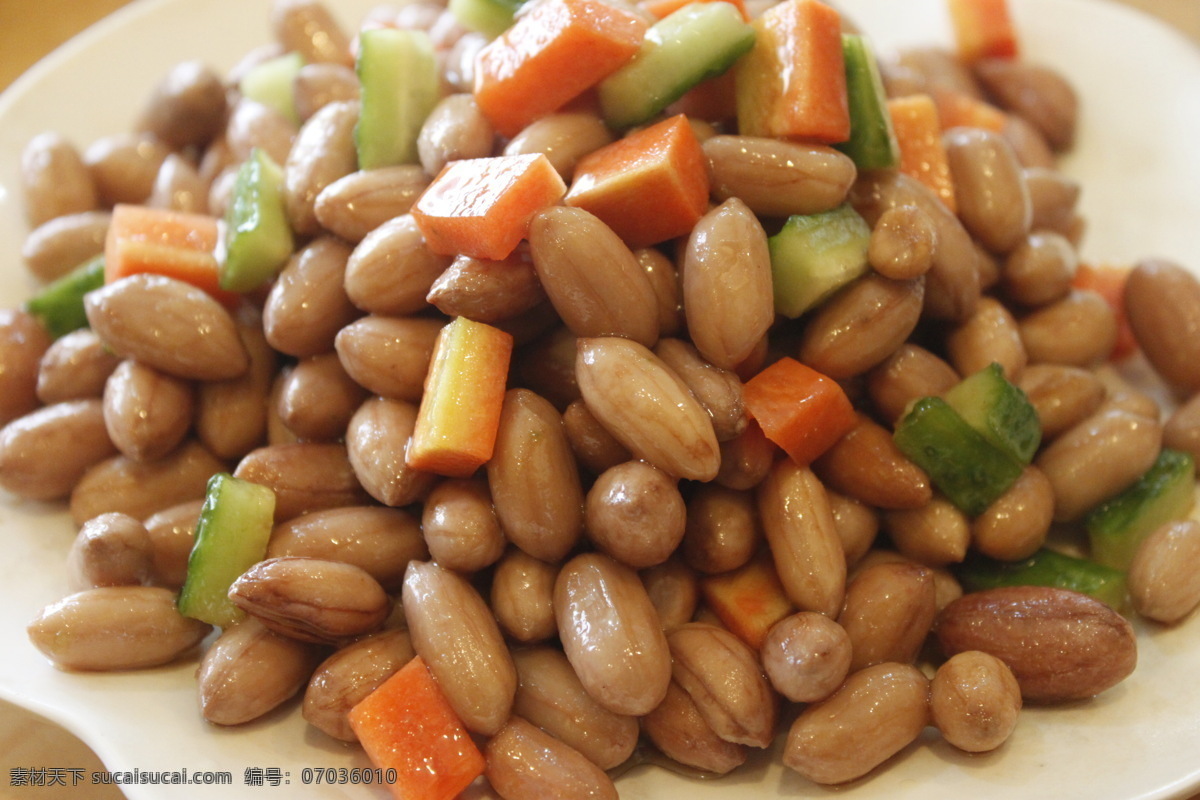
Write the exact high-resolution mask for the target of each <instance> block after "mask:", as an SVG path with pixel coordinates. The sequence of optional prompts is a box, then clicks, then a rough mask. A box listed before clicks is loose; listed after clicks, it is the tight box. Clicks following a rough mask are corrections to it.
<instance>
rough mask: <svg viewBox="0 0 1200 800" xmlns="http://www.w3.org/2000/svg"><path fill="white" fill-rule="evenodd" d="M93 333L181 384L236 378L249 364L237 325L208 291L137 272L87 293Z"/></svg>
mask: <svg viewBox="0 0 1200 800" xmlns="http://www.w3.org/2000/svg"><path fill="white" fill-rule="evenodd" d="M83 305H84V309H85V311H86V312H87V318H88V322H89V323H90V324H91V326H92V330H94V331H96V333H97V334H98V335H99V336H100V338H101V339H102V340H104V343H105V344H106V345H108V346H109V347H110V348H111V349H112V350H113V351H114V352H116V353H118V354H120V355H123V356H127V357H130V358H136V359H137V360H139V361H142V362H144V363H146V364H147V365H149V366H151V367H154V368H155V369H159V370H161V371H163V372H165V373H167V374H169V375H174V376H176V377H179V378H183V379H185V380H224V379H227V378H236V377H237V376H239V375H241V374H242V373H244V372H245V371H246V368H247V367H248V366H249V364H250V358H249V355H248V354H247V353H246V348H245V346H244V345H243V344H242V340H241V338H240V337H239V336H238V331H237V326H236V325H235V324H234V321H233V319H232V318H231V317H230V316H229V314H228V312H226V310H225V309H224V308H222V307H221V305H220V303H218V302H217V301H216V300H214V299H213V298H212V296H211V295H209V294H207V293H206V292H204V291H202V290H200V289H197V288H196V287H194V286H192V285H190V284H187V283H184V282H183V281H180V280H176V279H174V278H168V277H165V276H162V275H154V274H151V273H141V274H137V275H131V276H129V277H127V278H122V279H121V280H119V281H116V282H114V283H110V284H108V285H107V286H105V287H103V288H101V289H97V290H96V291H94V292H89V293H88V294H87V296H86V297H85V298H84V301H83Z"/></svg>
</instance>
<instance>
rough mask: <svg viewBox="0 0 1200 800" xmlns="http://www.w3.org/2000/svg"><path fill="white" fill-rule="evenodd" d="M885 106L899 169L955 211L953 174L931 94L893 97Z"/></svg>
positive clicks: (940, 123) (956, 207)
mask: <svg viewBox="0 0 1200 800" xmlns="http://www.w3.org/2000/svg"><path fill="white" fill-rule="evenodd" d="M887 108H888V114H890V115H891V118H892V130H893V131H894V132H895V134H896V144H897V145H898V146H899V148H900V171H901V172H903V173H904V174H905V175H908V176H910V177H913V178H916V179H917V180H919V181H920V182H921V183H923V184H925V185H926V186H927V187H929V188H930V189H932V190H933V193H934V194H936V195H937V196H938V198H939V199H940V200H941V201H942V203H944V204H945V206H946V208H948V209H950V210H951V211H957V209H958V203H957V201H956V200H955V198H954V178H953V176H951V174H950V162H949V161H948V160H947V158H946V148H945V146H944V145H943V144H942V122H941V118H940V117H939V116H938V110H937V105H936V104H935V103H934V102H933V98H932V97H930V96H929V95H927V94H912V95H907V96H906V97H893V98H891V99H889V100H888V101H887Z"/></svg>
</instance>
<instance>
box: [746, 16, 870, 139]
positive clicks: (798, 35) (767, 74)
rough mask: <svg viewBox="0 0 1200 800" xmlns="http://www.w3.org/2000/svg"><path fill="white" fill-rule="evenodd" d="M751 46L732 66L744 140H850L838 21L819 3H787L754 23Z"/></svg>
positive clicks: (840, 26)
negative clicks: (777, 138)
mask: <svg viewBox="0 0 1200 800" xmlns="http://www.w3.org/2000/svg"><path fill="white" fill-rule="evenodd" d="M753 24H754V32H755V40H754V47H753V48H752V49H751V50H750V52H748V53H746V55H744V56H742V58H741V60H740V61H738V64H737V66H736V67H735V76H736V81H737V110H738V129H739V132H740V133H742V134H743V135H746V136H773V137H779V138H792V139H811V140H815V141H818V142H824V143H826V144H835V143H837V142H844V141H846V140H847V139H849V138H850V106H849V100H848V99H847V95H846V69H845V59H844V58H843V57H842V23H841V17H840V15H839V14H838V12H837V11H835V10H834V9H832V8H831V7H829V6H827V5H825V4H823V3H820V2H818V0H785V2H782V3H780V4H778V5H776V6H772V7H771V8H769V9H768V10H767V11H765V12H763V14H762V15H761V16H759V17H758V18H757V19H755V20H754V23H753Z"/></svg>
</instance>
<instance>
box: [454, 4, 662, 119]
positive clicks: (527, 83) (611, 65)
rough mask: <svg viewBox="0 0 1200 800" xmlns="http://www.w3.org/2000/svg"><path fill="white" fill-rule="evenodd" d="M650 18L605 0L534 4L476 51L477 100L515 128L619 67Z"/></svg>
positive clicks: (638, 41)
mask: <svg viewBox="0 0 1200 800" xmlns="http://www.w3.org/2000/svg"><path fill="white" fill-rule="evenodd" d="M647 27H648V26H647V24H646V21H645V20H644V19H642V18H641V17H639V16H638V15H637V14H634V13H632V12H629V11H626V10H623V9H620V8H618V7H617V6H615V5H614V4H612V3H606V2H604V1H603V0H545V2H540V3H537V4H534V5H532V6H531V7H530V10H529V11H528V12H527V13H525V14H523V15H521V16H520V17H519V18H518V19H517V21H516V22H515V23H514V24H513V26H512V27H511V28H509V29H508V30H507V31H505V32H504V33H502V34H501V35H500V36H499V37H497V38H496V39H493V40H492V41H491V42H490V43H488V44H487V45H486V46H485V47H484V48H483V49H482V50H480V51H479V55H478V56H477V57H476V59H475V100H476V102H477V103H479V108H480V110H482V111H483V113H484V115H486V116H487V118H488V119H489V120H491V122H492V125H493V126H495V128H496V130H497V131H499V132H500V134H501V135H503V136H513V135H515V134H516V133H518V132H519V131H520V130H521V129H522V128H524V127H525V126H526V125H528V124H529V123H530V122H533V121H534V120H535V119H537V118H538V117H542V116H545V115H546V114H549V113H550V112H552V111H555V110H556V109H558V108H559V107H561V106H562V105H564V104H565V103H567V102H568V101H569V100H571V99H572V98H574V97H576V96H577V95H579V94H581V93H582V92H583V91H584V90H586V89H588V88H589V87H591V86H595V85H596V84H597V83H599V82H600V81H601V80H603V79H604V78H606V77H607V76H608V75H609V74H610V73H611V72H613V71H614V70H616V69H617V67H620V66H621V65H622V64H624V63H625V62H626V61H628V60H629V59H631V58H633V55H634V54H635V53H637V51H638V49H639V48H640V47H641V44H642V38H643V37H644V36H645V34H646V28H647Z"/></svg>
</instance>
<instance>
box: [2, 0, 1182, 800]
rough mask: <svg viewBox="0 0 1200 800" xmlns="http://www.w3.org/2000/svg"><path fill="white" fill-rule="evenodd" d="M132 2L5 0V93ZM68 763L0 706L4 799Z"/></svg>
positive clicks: (46, 795)
mask: <svg viewBox="0 0 1200 800" xmlns="http://www.w3.org/2000/svg"><path fill="white" fill-rule="evenodd" d="M128 2H129V0H0V90H3V89H4V88H5V87H7V86H8V85H9V84H10V83H11V82H12V81H13V80H15V79H16V78H17V77H18V76H19V75H20V74H21V73H22V72H24V71H25V70H26V69H28V68H29V67H30V66H32V65H33V64H34V63H35V62H36V61H37V60H38V59H39V58H41V57H42V56H44V55H46V54H47V53H49V52H50V51H51V50H53V49H54V48H55V47H57V46H58V45H59V44H61V43H62V42H64V41H66V40H67V39H68V38H70V37H71V36H73V35H74V34H75V33H78V32H79V31H81V30H82V29H83V28H85V27H87V26H88V25H90V24H91V23H93V22H95V21H96V20H98V19H100V18H101V17H103V16H105V15H107V14H109V13H111V12H112V11H114V10H116V9H117V8H119V7H121V6H123V5H126V4H127V3H128ZM1121 2H1124V3H1126V4H1127V5H1130V6H1134V7H1136V8H1140V9H1142V10H1143V11H1146V12H1148V13H1150V14H1153V15H1155V16H1158V17H1161V18H1162V19H1164V20H1166V21H1167V22H1169V23H1170V24H1172V25H1174V26H1175V27H1177V28H1179V29H1180V30H1181V31H1183V32H1184V33H1185V34H1186V35H1188V36H1190V37H1191V38H1192V39H1193V40H1195V41H1196V42H1197V43H1198V44H1200V0H1121ZM64 764H65V765H70V766H72V767H80V768H82V769H84V770H85V774H88V773H90V772H91V771H93V770H101V769H103V766H102V765H101V763H100V760H99V759H98V758H96V756H95V755H94V754H93V753H92V752H91V751H90V750H89V749H88V747H87V746H86V745H84V744H83V743H82V742H80V741H79V740H78V739H76V738H75V737H73V736H71V735H70V734H68V733H66V732H65V731H63V730H62V729H61V728H59V727H58V726H56V725H54V724H52V723H49V722H47V721H45V720H43V719H41V718H40V717H37V716H34V715H31V714H29V713H27V712H25V711H24V710H22V709H19V708H17V707H15V706H12V705H11V704H8V703H5V702H3V701H0V798H2V799H3V800H66V799H67V798H78V797H79V796H80V795H79V794H78V793H77V792H76V791H72V790H71V789H69V788H67V789H65V790H58V789H56V788H54V787H42V788H36V789H35V788H13V787H10V785H9V783H10V781H9V776H10V769H12V768H14V767H35V766H57V765H64ZM97 790H98V791H97ZM105 790H107V791H105ZM87 798H88V800H122V795H121V793H120V792H119V791H117V790H116V789H115V788H113V787H89V791H88V793H87ZM1194 800H1195V799H1194Z"/></svg>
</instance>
